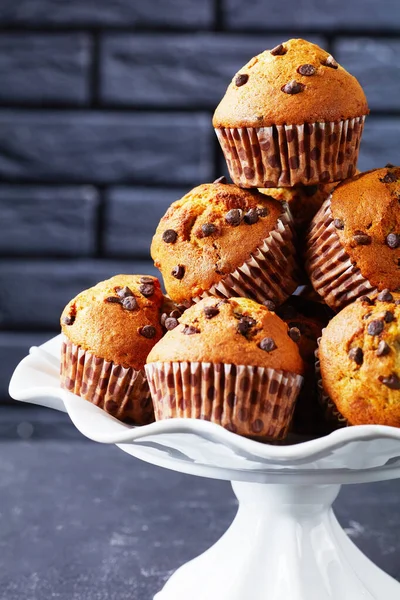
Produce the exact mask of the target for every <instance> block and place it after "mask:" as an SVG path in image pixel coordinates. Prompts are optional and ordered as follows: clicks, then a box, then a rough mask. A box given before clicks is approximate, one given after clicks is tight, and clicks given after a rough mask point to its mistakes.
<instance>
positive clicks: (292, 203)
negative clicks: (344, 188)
mask: <svg viewBox="0 0 400 600" xmlns="http://www.w3.org/2000/svg"><path fill="white" fill-rule="evenodd" d="M336 186H337V183H336V182H335V183H321V184H319V185H298V186H295V187H285V188H260V190H259V191H260V192H261V193H262V194H266V195H267V196H271V197H272V198H275V200H278V201H279V202H282V203H283V204H286V205H287V206H288V207H289V210H290V212H291V214H292V217H293V222H294V226H295V228H296V230H297V231H298V232H299V233H300V234H302V233H303V232H304V231H305V230H306V228H307V227H308V226H309V225H310V222H311V220H312V218H313V217H314V216H315V215H316V214H317V212H318V211H319V209H320V208H321V206H322V205H323V203H324V202H325V200H326V199H327V198H328V196H329V194H330V193H331V192H332V190H334V189H335V187H336Z"/></svg>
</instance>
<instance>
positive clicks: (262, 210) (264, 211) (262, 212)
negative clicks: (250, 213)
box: [257, 206, 269, 217]
mask: <svg viewBox="0 0 400 600" xmlns="http://www.w3.org/2000/svg"><path fill="white" fill-rule="evenodd" d="M257 214H258V216H259V217H267V216H268V215H269V210H268V208H267V207H266V206H258V207H257Z"/></svg>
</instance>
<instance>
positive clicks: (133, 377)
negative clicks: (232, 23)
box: [60, 337, 154, 425]
mask: <svg viewBox="0 0 400 600" xmlns="http://www.w3.org/2000/svg"><path fill="white" fill-rule="evenodd" d="M60 379H61V387H63V388H64V389H66V390H68V391H70V392H72V393H73V394H76V395H77V396H81V397H82V398H84V399H85V400H89V401H90V402H92V403H93V404H95V405H96V406H99V407H100V408H102V409H103V410H105V411H106V412H107V413H109V414H110V415H112V416H113V417H115V418H116V419H119V420H120V421H125V422H128V423H132V424H137V425H145V424H148V423H151V422H153V421H154V411H153V405H152V401H151V396H150V389H149V385H148V383H147V379H146V374H145V372H144V370H141V371H136V370H135V369H133V368H131V367H129V368H125V367H122V366H121V365H116V364H114V363H113V362H110V361H107V360H104V359H102V358H99V357H97V356H94V355H93V354H92V353H91V352H88V351H87V350H84V349H83V348H81V347H80V346H77V345H76V344H73V343H72V342H71V341H70V340H68V339H67V338H66V337H64V339H63V343H62V349H61V372H60Z"/></svg>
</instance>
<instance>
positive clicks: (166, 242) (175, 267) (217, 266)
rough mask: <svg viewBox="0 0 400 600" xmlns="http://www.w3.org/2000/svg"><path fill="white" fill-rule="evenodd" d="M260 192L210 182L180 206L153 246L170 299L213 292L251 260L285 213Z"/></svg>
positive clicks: (165, 221) (162, 226)
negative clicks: (251, 255)
mask: <svg viewBox="0 0 400 600" xmlns="http://www.w3.org/2000/svg"><path fill="white" fill-rule="evenodd" d="M283 210H284V209H283V208H282V205H281V204H280V203H279V202H277V201H276V200H274V199H272V198H268V197H267V196H264V195H263V194H260V193H259V192H258V191H257V190H244V189H241V188H239V187H237V186H236V185H233V184H225V183H206V184H203V185H199V186H198V187H196V188H194V189H193V190H192V191H191V192H189V193H188V194H186V196H184V197H183V198H182V199H181V200H177V201H176V202H174V203H173V204H172V205H171V206H170V207H169V209H168V210H167V212H166V214H165V215H164V216H163V218H162V219H161V221H160V223H159V225H158V227H157V230H156V233H155V235H154V237H153V242H152V244H151V256H152V258H153V260H154V264H155V265H156V267H157V268H159V269H160V271H161V273H162V275H163V278H164V283H165V288H166V290H167V292H168V294H169V296H170V297H171V298H172V299H173V300H174V301H175V302H177V303H178V304H179V303H183V302H185V301H187V300H189V299H190V298H194V297H196V296H199V295H200V294H201V293H202V292H203V291H207V290H209V289H210V288H211V287H212V286H213V285H214V284H216V283H218V282H219V281H220V280H221V279H222V278H223V277H224V276H225V275H228V274H229V273H232V271H234V270H235V269H236V268H237V267H239V266H241V265H242V264H243V263H244V262H245V260H247V259H248V258H249V257H250V254H251V253H252V252H254V251H255V250H256V249H257V248H258V246H260V245H261V244H262V242H263V240H264V239H265V238H266V237H267V236H268V234H269V232H270V231H271V230H272V229H273V228H274V227H275V226H276V223H277V220H278V218H279V216H280V215H281V214H282V212H283Z"/></svg>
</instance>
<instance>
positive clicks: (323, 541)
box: [10, 337, 400, 600]
mask: <svg viewBox="0 0 400 600" xmlns="http://www.w3.org/2000/svg"><path fill="white" fill-rule="evenodd" d="M60 344H61V342H60V337H57V338H54V339H52V340H50V341H49V342H47V343H46V344H44V345H43V346H41V347H40V348H32V349H31V353H30V356H28V357H26V358H25V359H24V360H23V361H22V362H21V363H20V365H19V366H18V367H17V369H16V371H15V373H14V375H13V378H12V380H11V384H10V394H11V396H12V397H13V398H15V399H16V400H22V401H25V402H31V403H34V404H40V405H42V406H47V407H50V408H55V409H57V410H62V411H66V412H67V413H68V414H69V416H70V418H71V420H72V422H73V423H74V425H75V426H76V427H77V428H78V429H79V431H80V432H81V433H82V434H83V435H85V436H86V437H88V438H90V439H92V440H95V441H97V442H101V443H106V444H117V446H118V447H119V448H121V450H123V451H124V452H127V453H128V454H131V455H132V456H135V457H137V458H140V459H141V460H144V461H147V462H150V463H153V464H155V465H159V466H161V467H166V468H168V469H173V470H176V471H180V472H183V473H190V474H191V475H198V476H201V477H212V478H216V479H225V480H231V481H232V486H233V490H234V492H235V494H236V496H237V498H238V500H239V510H238V513H237V515H236V518H235V519H234V521H233V523H232V525H231V526H230V528H229V529H228V531H227V532H226V533H225V535H223V536H222V538H221V539H220V540H219V541H218V542H217V543H216V544H215V546H213V547H212V548H211V549H210V550H208V551H207V552H205V553H204V554H202V555H201V556H199V557H198V558H196V559H194V560H192V561H191V562H189V563H188V564H186V565H184V566H183V567H181V568H180V569H178V571H176V573H175V574H174V575H173V576H172V577H171V579H170V580H169V581H168V582H167V584H166V585H165V587H164V589H163V590H162V591H161V592H160V593H159V594H157V595H156V597H155V600H399V599H400V584H399V583H397V582H396V581H395V580H394V579H392V578H391V577H389V576H388V575H386V574H385V573H384V572H383V571H381V570H380V569H378V567H376V566H375V565H374V564H373V563H372V562H371V561H370V560H369V559H368V558H366V557H365V556H364V555H363V554H362V553H361V552H360V551H359V550H358V549H357V548H356V546H355V545H354V544H353V543H352V542H351V540H350V539H349V538H348V537H347V535H346V534H345V532H344V531H343V529H342V528H341V526H340V525H339V523H338V521H337V520H336V518H335V516H334V514H333V511H332V502H333V501H334V500H335V498H336V497H337V495H338V493H339V490H340V486H341V484H344V483H366V482H372V481H383V480H387V479H394V478H396V477H400V430H397V429H394V428H391V427H382V426H375V425H374V426H372V425H371V426H359V427H349V428H346V429H341V430H339V431H336V432H334V433H332V434H330V435H328V436H325V437H322V438H319V439H313V440H310V441H306V442H302V443H297V444H294V443H292V444H291V445H285V446H284V445H267V444H261V443H259V442H255V441H252V440H247V439H245V438H241V437H239V436H237V435H236V434H233V433H231V432H229V431H226V430H225V429H223V428H222V427H220V426H218V425H214V424H212V423H209V422H206V421H197V420H183V419H172V420H169V421H162V422H158V423H153V424H152V425H147V426H145V427H136V428H132V427H129V426H127V425H124V424H122V423H120V422H119V421H117V420H116V419H114V418H112V417H110V416H109V415H107V414H106V413H105V412H104V411H102V410H101V409H99V408H97V407H95V406H93V405H92V404H90V403H89V402H87V401H85V400H82V399H81V398H79V397H77V396H75V395H73V394H71V393H69V392H66V391H64V390H62V389H61V388H60V387H59V382H58V371H59V354H60Z"/></svg>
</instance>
